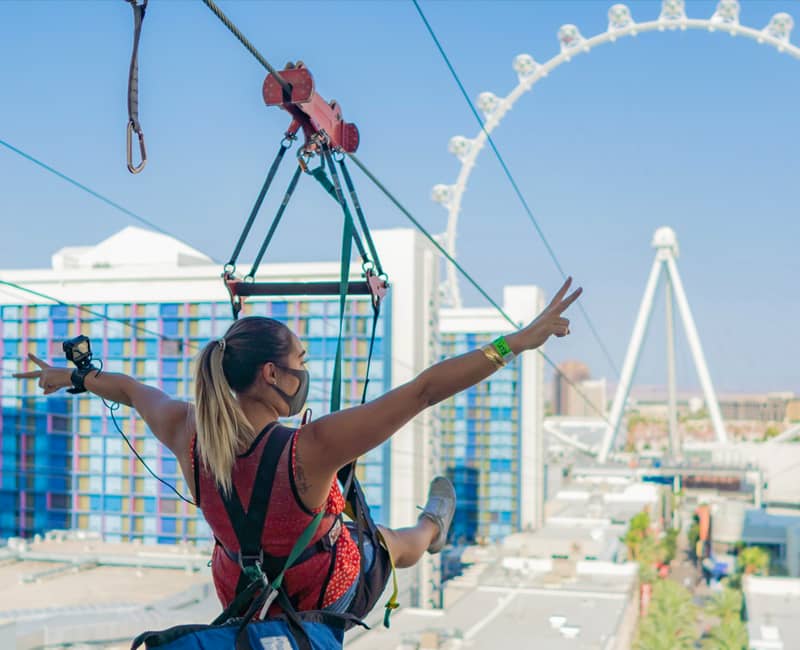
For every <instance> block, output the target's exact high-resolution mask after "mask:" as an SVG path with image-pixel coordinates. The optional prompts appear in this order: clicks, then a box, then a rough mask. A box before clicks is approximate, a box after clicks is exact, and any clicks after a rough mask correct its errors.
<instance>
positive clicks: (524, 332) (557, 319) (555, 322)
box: [516, 278, 583, 350]
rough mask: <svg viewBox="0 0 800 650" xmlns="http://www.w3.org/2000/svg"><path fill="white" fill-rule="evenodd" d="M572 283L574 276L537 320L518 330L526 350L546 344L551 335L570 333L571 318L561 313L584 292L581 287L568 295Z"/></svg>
mask: <svg viewBox="0 0 800 650" xmlns="http://www.w3.org/2000/svg"><path fill="white" fill-rule="evenodd" d="M571 284H572V278H567V281H566V282H564V284H563V285H561V288H560V289H559V290H558V293H556V295H555V296H554V297H553V299H552V300H551V301H550V304H549V305H547V307H545V309H544V311H543V312H542V313H541V314H539V315H538V316H537V317H536V320H534V321H533V322H532V323H531V324H530V325H528V326H527V327H524V328H522V329H521V330H519V332H517V334H516V336H517V337H518V340H519V342H520V343H521V344H522V346H523V348H524V349H525V350H533V349H535V348H538V347H540V346H542V345H544V343H545V341H547V339H549V338H550V337H551V336H557V337H559V338H560V337H562V336H566V335H567V334H569V319H568V318H564V317H563V316H562V315H561V314H563V313H564V312H565V311H566V310H567V308H568V307H569V306H570V305H571V304H572V303H573V302H575V301H576V300H577V299H578V297H579V296H580V295H581V293H583V289H582V288H580V287H579V288H577V289H576V290H575V291H573V292H572V293H571V294H569V296H567V291H568V290H569V288H570V285H571ZM565 296H566V297H565Z"/></svg>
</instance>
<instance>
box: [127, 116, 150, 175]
mask: <svg viewBox="0 0 800 650" xmlns="http://www.w3.org/2000/svg"><path fill="white" fill-rule="evenodd" d="M134 130H135V129H134V126H133V120H130V121H129V122H128V138H127V151H128V171H129V172H130V173H131V174H138V173H139V172H140V171H142V170H143V169H144V166H145V164H146V163H147V150H146V149H145V147H144V133H143V132H142V130H141V128H140V129H139V130H138V131H136V135H138V136H139V155H140V156H141V159H142V160H141V162H140V163H139V164H138V166H137V165H134V164H133V133H134Z"/></svg>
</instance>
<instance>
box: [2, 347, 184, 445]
mask: <svg viewBox="0 0 800 650" xmlns="http://www.w3.org/2000/svg"><path fill="white" fill-rule="evenodd" d="M28 358H29V359H30V360H31V361H32V362H33V363H35V364H36V365H37V366H38V367H39V370H31V371H29V372H19V373H17V374H15V375H14V376H15V377H17V378H19V379H38V380H39V387H40V388H42V389H43V391H44V394H45V395H50V394H51V393H55V392H56V391H58V390H60V389H62V388H68V387H70V386H72V378H71V377H72V369H70V368H58V367H55V366H51V365H50V364H48V363H47V362H45V361H42V360H41V359H39V358H38V357H37V356H35V355H33V354H29V355H28ZM83 383H84V386H85V387H86V390H88V391H89V392H91V393H94V394H95V395H98V396H100V397H102V398H103V399H106V400H109V401H111V402H119V403H120V404H124V405H125V406H130V407H132V408H134V409H136V411H138V413H139V415H141V416H142V418H143V419H144V421H145V422H146V423H147V426H148V427H150V430H151V431H152V432H153V435H155V437H156V438H158V439H159V440H160V441H161V442H162V443H163V444H164V445H165V446H166V447H167V448H168V449H169V450H170V451H172V452H173V453H175V454H176V455H178V456H182V455H185V454H186V453H188V448H189V442H190V436H191V434H190V432H189V426H188V423H189V415H190V409H191V406H190V404H188V403H187V402H182V401H179V400H174V399H171V398H170V397H169V395H167V394H166V393H165V392H163V391H161V390H159V389H158V388H153V387H152V386H147V385H145V384H143V383H141V382H140V381H137V380H136V379H134V378H133V377H129V376H128V375H124V374H121V373H114V372H100V373H96V372H90V373H89V374H88V375H86V377H85V378H84V382H83Z"/></svg>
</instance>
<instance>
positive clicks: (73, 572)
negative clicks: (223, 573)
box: [0, 531, 219, 649]
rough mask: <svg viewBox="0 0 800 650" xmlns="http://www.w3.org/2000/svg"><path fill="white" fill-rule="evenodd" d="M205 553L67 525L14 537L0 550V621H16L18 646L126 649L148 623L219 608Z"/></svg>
mask: <svg viewBox="0 0 800 650" xmlns="http://www.w3.org/2000/svg"><path fill="white" fill-rule="evenodd" d="M208 557H209V554H208V553H207V552H205V551H202V550H199V549H197V548H195V547H192V546H174V547H164V546H145V545H142V544H134V543H128V544H120V543H107V542H103V541H101V540H100V539H99V538H97V537H96V536H93V535H87V534H81V533H72V532H65V531H57V532H54V533H49V534H48V535H47V536H45V538H37V539H36V540H34V541H32V542H31V541H23V540H20V539H16V538H12V539H11V540H9V544H8V546H6V547H3V548H0V584H2V585H3V589H2V590H0V621H5V622H11V623H12V624H13V636H14V637H15V639H16V647H17V648H18V649H24V648H34V647H40V646H42V645H45V644H48V645H56V644H64V645H68V644H70V643H77V642H88V641H95V642H97V641H103V642H104V643H105V645H104V647H107V648H110V647H112V645H113V644H112V642H114V641H117V640H120V641H121V642H124V643H122V646H121V647H129V645H130V639H132V638H133V637H134V636H136V635H137V634H138V633H139V632H141V631H143V630H145V629H148V628H149V629H160V628H165V627H170V626H172V625H175V624H178V623H181V622H186V623H189V622H198V621H206V620H211V618H213V617H214V616H215V615H216V614H217V613H218V610H219V603H218V601H217V599H216V595H215V594H214V589H213V587H212V585H211V577H210V573H209V570H208V568H207V566H206V563H207V562H208ZM3 632H4V633H6V634H8V629H7V628H4V629H3ZM0 638H3V637H0Z"/></svg>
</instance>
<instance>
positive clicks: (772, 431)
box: [761, 424, 780, 442]
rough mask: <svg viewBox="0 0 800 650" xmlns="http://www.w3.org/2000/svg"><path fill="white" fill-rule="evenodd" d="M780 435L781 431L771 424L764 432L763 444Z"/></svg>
mask: <svg viewBox="0 0 800 650" xmlns="http://www.w3.org/2000/svg"><path fill="white" fill-rule="evenodd" d="M779 434H780V430H779V429H778V427H776V426H775V425H774V424H770V425H769V426H768V427H767V428H766V429H765V430H764V437H763V438H761V440H762V442H766V441H767V440H771V439H772V438H774V437H776V436H777V435H779Z"/></svg>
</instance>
